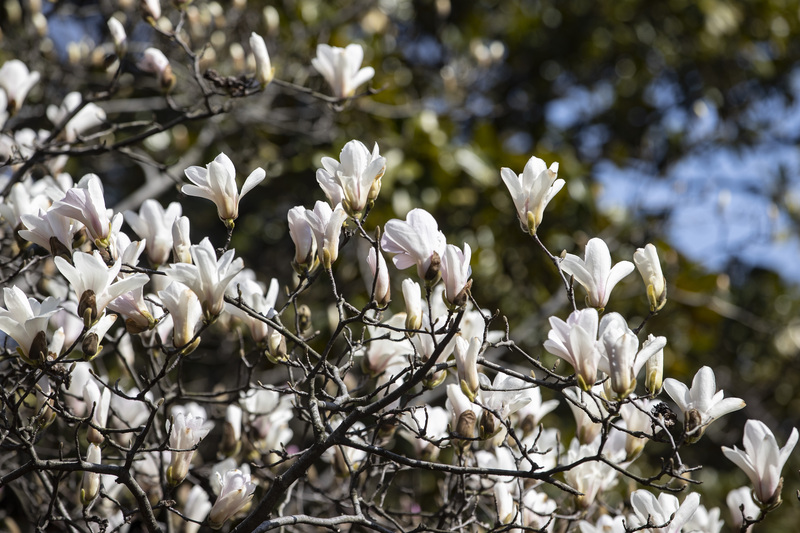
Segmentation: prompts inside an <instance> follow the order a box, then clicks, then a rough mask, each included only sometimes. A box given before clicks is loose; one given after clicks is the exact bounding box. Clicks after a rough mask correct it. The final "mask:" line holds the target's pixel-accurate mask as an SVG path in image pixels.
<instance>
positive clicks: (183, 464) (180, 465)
mask: <svg viewBox="0 0 800 533" xmlns="http://www.w3.org/2000/svg"><path fill="white" fill-rule="evenodd" d="M213 426H214V424H213V423H211V422H206V421H205V419H204V418H201V417H196V416H194V415H193V414H192V413H182V412H175V411H173V414H172V423H169V422H167V430H168V431H169V446H170V449H171V450H170V451H171V452H172V460H171V462H170V465H169V467H168V468H167V481H169V483H170V484H171V485H173V486H174V485H177V484H178V483H180V482H181V481H183V478H185V477H186V474H188V473H189V464H190V463H191V462H192V456H194V448H195V447H196V446H197V445H198V443H199V442H200V441H201V440H203V438H204V437H205V436H206V435H208V432H209V431H211V428H212V427H213Z"/></svg>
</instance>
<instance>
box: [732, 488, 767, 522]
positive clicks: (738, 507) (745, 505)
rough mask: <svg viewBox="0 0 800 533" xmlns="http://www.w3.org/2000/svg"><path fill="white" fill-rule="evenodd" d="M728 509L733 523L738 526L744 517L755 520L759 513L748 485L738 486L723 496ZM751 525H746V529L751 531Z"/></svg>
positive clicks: (759, 510)
mask: <svg viewBox="0 0 800 533" xmlns="http://www.w3.org/2000/svg"><path fill="white" fill-rule="evenodd" d="M725 503H727V504H728V509H729V510H730V512H731V519H732V522H733V525H734V526H736V527H737V528H740V527H741V525H742V522H743V521H744V520H743V519H744V518H747V519H748V520H755V519H757V518H758V517H759V515H760V514H761V509H760V508H759V507H758V504H756V502H755V501H753V491H752V490H751V489H750V487H739V488H738V489H734V490H732V491H730V492H729V493H728V496H727V497H726V498H725ZM752 529H753V526H748V528H747V531H751V530H752Z"/></svg>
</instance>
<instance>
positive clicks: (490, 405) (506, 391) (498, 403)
mask: <svg viewBox="0 0 800 533" xmlns="http://www.w3.org/2000/svg"><path fill="white" fill-rule="evenodd" d="M526 387H527V384H526V383H525V382H524V381H522V380H521V379H519V378H516V377H513V376H506V375H504V374H503V373H502V372H498V373H497V375H496V376H495V377H494V381H492V383H491V384H489V380H488V378H486V377H484V378H483V387H482V388H481V390H480V391H479V392H478V403H480V404H481V405H482V406H483V407H484V410H483V413H482V414H481V418H480V421H479V427H480V435H481V437H482V438H489V437H492V440H491V443H492V444H494V446H495V447H498V448H499V447H500V446H502V444H503V442H504V441H505V438H506V435H507V433H508V430H507V429H506V423H508V419H509V416H511V415H512V414H514V413H516V412H517V411H519V410H520V409H522V408H523V407H524V406H525V405H526V404H527V403H528V402H529V401H530V400H529V399H528V395H527V394H525V388H526ZM497 417H499V418H500V420H497Z"/></svg>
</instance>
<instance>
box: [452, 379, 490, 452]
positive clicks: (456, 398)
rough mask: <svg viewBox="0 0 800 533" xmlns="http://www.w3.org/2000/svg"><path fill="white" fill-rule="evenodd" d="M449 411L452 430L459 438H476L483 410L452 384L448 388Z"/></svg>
mask: <svg viewBox="0 0 800 533" xmlns="http://www.w3.org/2000/svg"><path fill="white" fill-rule="evenodd" d="M446 405H447V409H448V410H449V411H450V420H451V423H450V430H451V431H452V432H453V433H455V434H456V435H458V436H459V437H463V438H467V439H471V438H473V437H475V430H476V429H477V426H478V424H477V422H478V416H479V415H480V414H481V411H482V409H481V408H480V406H478V405H476V404H474V403H472V402H471V401H470V400H469V398H467V397H466V395H464V393H463V392H461V387H459V386H458V385H453V384H450V385H448V386H447V403H446Z"/></svg>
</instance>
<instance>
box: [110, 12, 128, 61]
mask: <svg viewBox="0 0 800 533" xmlns="http://www.w3.org/2000/svg"><path fill="white" fill-rule="evenodd" d="M108 31H109V32H110V33H111V39H113V40H114V49H115V50H116V52H117V55H118V56H120V57H122V56H124V55H125V51H126V50H127V48H128V36H127V35H126V34H125V27H124V26H123V25H122V23H121V22H120V21H119V20H118V19H115V18H114V17H111V18H110V19H108Z"/></svg>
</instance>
